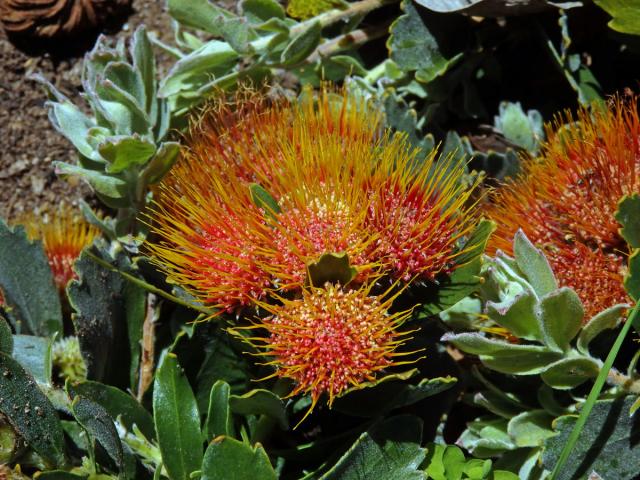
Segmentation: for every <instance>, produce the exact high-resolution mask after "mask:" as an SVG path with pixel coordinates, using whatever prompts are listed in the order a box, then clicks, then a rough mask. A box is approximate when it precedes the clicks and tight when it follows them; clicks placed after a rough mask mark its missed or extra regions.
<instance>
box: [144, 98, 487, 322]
mask: <svg viewBox="0 0 640 480" xmlns="http://www.w3.org/2000/svg"><path fill="white" fill-rule="evenodd" d="M381 124H382V113H381V111H380V110H379V109H378V108H377V107H376V105H375V104H373V103H372V102H369V101H365V100H363V99H362V98H360V97H357V96H355V95H351V94H348V93H347V92H346V91H343V92H342V93H335V92H333V91H330V90H328V89H325V90H323V91H321V92H320V94H319V95H318V96H317V97H316V98H314V96H313V94H312V92H311V91H310V90H306V91H305V92H303V95H302V96H301V98H300V99H298V100H289V99H284V98H278V99H267V97H265V96H264V95H262V94H259V93H257V92H253V91H250V90H244V91H241V92H240V93H239V94H238V95H237V97H236V99H235V103H234V102H231V103H229V102H225V101H224V100H218V101H217V103H215V104H213V105H211V106H209V107H208V108H207V109H205V110H204V111H203V113H202V114H201V115H200V116H199V117H198V118H197V120H196V121H195V122H194V125H193V127H192V132H191V133H190V135H189V136H188V138H187V139H186V144H187V148H186V149H185V151H184V154H183V158H182V159H181V161H180V162H178V164H177V165H176V166H175V167H174V168H173V169H172V171H171V172H170V173H169V175H168V176H167V177H166V178H165V179H164V180H163V182H162V183H161V184H160V186H159V188H158V189H157V190H156V192H155V193H156V203H155V205H154V206H152V212H151V213H150V215H149V221H150V223H151V224H152V227H153V231H154V232H155V233H156V234H157V236H158V237H159V240H157V241H155V242H153V243H149V244H148V248H149V250H150V252H151V253H153V254H154V256H153V260H154V261H155V262H156V263H157V264H158V266H160V268H162V270H164V271H165V272H166V273H167V275H168V280H169V281H170V282H174V283H177V284H180V285H182V286H184V287H186V288H188V289H189V290H190V291H191V293H192V294H194V295H195V296H196V297H198V298H199V299H201V300H202V301H203V302H205V303H207V304H209V305H212V306H216V307H219V308H221V309H223V310H226V311H233V310H235V309H237V308H238V307H242V306H246V305H250V304H251V303H253V302H254V301H259V300H261V299H263V298H265V297H266V295H267V294H268V293H269V292H272V291H283V290H288V291H300V290H301V289H302V287H303V285H304V280H305V277H306V267H307V265H309V264H310V263H312V262H314V261H317V259H318V258H319V257H321V256H322V255H323V254H325V253H342V252H344V253H346V254H348V256H349V259H350V261H351V264H352V266H354V267H355V268H356V269H357V270H358V277H357V278H356V282H358V283H360V282H366V281H367V279H368V278H370V277H371V276H377V275H379V274H380V273H384V274H388V275H391V276H392V277H394V278H396V279H402V280H403V281H409V280H411V279H413V278H421V279H423V280H427V281H428V280H432V279H433V278H434V277H435V276H436V275H438V274H439V273H449V272H450V271H451V270H452V269H453V268H454V263H455V257H456V256H457V255H458V254H459V253H460V252H459V251H458V241H459V239H460V238H461V237H462V236H463V235H465V234H467V233H468V232H469V231H470V229H471V228H473V225H474V222H475V219H474V218H473V216H472V215H470V213H469V208H470V207H469V205H467V203H468V199H469V194H470V191H469V189H467V188H466V187H465V186H464V185H463V183H462V182H460V181H459V180H460V178H461V176H462V175H463V174H464V167H463V166H462V165H452V164H451V162H449V161H442V162H438V163H435V156H436V153H435V152H432V153H431V154H429V155H428V157H427V158H426V159H425V160H424V161H423V162H418V161H417V159H416V157H417V155H418V153H419V152H418V151H415V150H412V149H411V148H410V147H409V146H408V145H407V142H406V140H405V138H404V137H403V136H401V135H392V134H390V133H384V132H383V131H382V128H381ZM256 188H257V189H258V192H259V193H258V194H257V193H256V191H257V190H256Z"/></svg>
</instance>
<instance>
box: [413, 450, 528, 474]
mask: <svg viewBox="0 0 640 480" xmlns="http://www.w3.org/2000/svg"><path fill="white" fill-rule="evenodd" d="M426 449H427V458H426V459H425V461H424V464H423V465H426V468H425V473H426V476H427V478H428V479H431V480H484V479H487V480H517V478H518V476H517V475H515V474H513V473H511V472H507V471H504V470H494V469H493V468H492V462H491V460H479V459H475V458H474V459H471V460H467V459H466V458H465V456H464V453H462V450H460V449H459V448H458V447H456V446H454V445H440V444H436V443H429V444H427V447H426Z"/></svg>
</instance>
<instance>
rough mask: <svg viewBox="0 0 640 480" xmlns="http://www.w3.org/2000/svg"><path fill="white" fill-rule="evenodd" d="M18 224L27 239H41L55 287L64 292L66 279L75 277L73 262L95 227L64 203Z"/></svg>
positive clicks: (93, 235) (93, 232)
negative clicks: (50, 212) (42, 214)
mask: <svg viewBox="0 0 640 480" xmlns="http://www.w3.org/2000/svg"><path fill="white" fill-rule="evenodd" d="M19 223H21V224H23V225H24V227H25V231H26V233H27V236H28V237H29V238H30V239H31V240H40V241H41V242H42V246H43V247H44V252H45V254H46V255H47V259H48V260H49V266H50V267H51V272H52V273H53V279H54V282H55V284H56V286H57V287H58V290H60V291H61V292H62V291H64V289H65V288H66V287H67V284H68V283H69V280H71V279H73V278H76V274H75V272H74V270H73V264H74V263H75V261H76V260H77V259H78V257H79V256H80V253H81V252H82V250H83V249H84V248H85V247H86V246H88V245H91V243H92V242H93V240H94V239H95V238H96V237H97V236H98V234H99V230H98V228H97V227H95V226H93V225H90V224H89V223H87V222H86V221H85V220H84V219H83V218H82V217H81V216H80V215H79V214H78V213H77V212H75V211H74V210H73V209H71V208H70V207H67V206H64V205H63V206H61V207H60V208H59V209H58V210H57V211H55V212H53V214H51V215H46V216H44V217H36V216H34V215H33V216H30V217H27V218H25V219H23V220H21V221H20V222H19Z"/></svg>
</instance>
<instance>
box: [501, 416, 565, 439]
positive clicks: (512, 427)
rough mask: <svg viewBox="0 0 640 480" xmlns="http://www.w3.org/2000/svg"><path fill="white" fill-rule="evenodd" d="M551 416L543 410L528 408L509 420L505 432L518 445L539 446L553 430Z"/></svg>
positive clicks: (551, 434)
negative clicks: (528, 409)
mask: <svg viewBox="0 0 640 480" xmlns="http://www.w3.org/2000/svg"><path fill="white" fill-rule="evenodd" d="M552 421H553V416H551V415H549V413H547V412H546V411H544V410H530V411H528V412H522V413H521V414H520V415H517V416H515V417H513V418H512V419H511V420H509V425H508V426H507V432H508V433H509V435H510V436H511V437H512V438H513V441H514V442H515V444H516V445H517V446H518V447H539V446H542V444H543V443H544V441H545V440H546V439H547V438H550V437H553V436H554V435H555V432H554V431H553V429H552V428H551V422H552Z"/></svg>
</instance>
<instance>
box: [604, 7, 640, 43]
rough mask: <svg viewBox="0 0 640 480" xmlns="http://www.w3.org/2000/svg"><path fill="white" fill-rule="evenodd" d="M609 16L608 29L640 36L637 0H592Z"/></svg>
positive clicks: (639, 13) (639, 16)
mask: <svg viewBox="0 0 640 480" xmlns="http://www.w3.org/2000/svg"><path fill="white" fill-rule="evenodd" d="M594 1H595V4H596V5H598V6H599V7H600V8H602V9H603V10H604V11H605V12H607V13H608V14H609V15H611V17H612V18H611V20H610V21H609V23H608V25H609V28H611V29H613V30H615V31H617V32H621V33H629V34H631V35H640V10H639V8H640V2H639V1H638V0H594Z"/></svg>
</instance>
